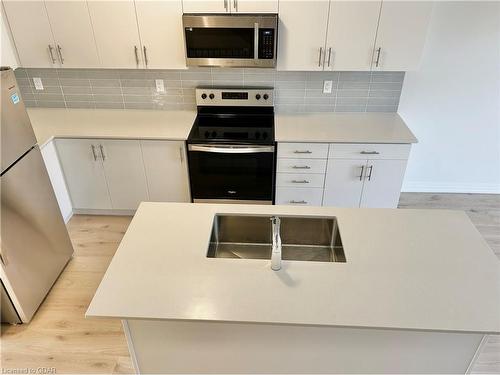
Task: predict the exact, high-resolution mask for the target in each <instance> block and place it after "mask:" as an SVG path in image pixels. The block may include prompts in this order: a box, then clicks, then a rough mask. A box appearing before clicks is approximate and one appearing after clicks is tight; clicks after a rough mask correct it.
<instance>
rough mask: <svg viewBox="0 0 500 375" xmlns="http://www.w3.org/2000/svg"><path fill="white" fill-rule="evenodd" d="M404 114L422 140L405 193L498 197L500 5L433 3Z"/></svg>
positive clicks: (403, 105)
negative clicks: (480, 194)
mask: <svg viewBox="0 0 500 375" xmlns="http://www.w3.org/2000/svg"><path fill="white" fill-rule="evenodd" d="M399 113H400V115H401V116H402V117H403V118H404V119H405V120H406V122H407V124H408V125H409V127H410V128H411V130H412V131H413V132H414V133H415V135H416V136H417V138H418V139H419V143H418V144H417V145H415V147H414V148H413V149H412V153H411V157H410V161H409V165H408V170H407V173H406V178H405V182H404V185H403V190H404V191H430V192H478V193H479V192H484V193H500V3H499V2H488V3H487V2H440V3H437V4H436V5H435V9H434V12H433V15H432V19H431V23H430V29H429V34H428V39H427V43H426V47H425V50H424V55H423V59H422V66H421V68H420V70H419V71H417V72H408V73H407V74H406V78H405V82H404V86H403V92H402V96H401V103H400V106H399Z"/></svg>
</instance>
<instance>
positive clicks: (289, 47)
mask: <svg viewBox="0 0 500 375" xmlns="http://www.w3.org/2000/svg"><path fill="white" fill-rule="evenodd" d="M328 5H329V4H328V1H326V0H318V1H282V2H281V3H280V5H279V22H280V24H279V26H278V27H279V32H278V70H323V63H324V59H325V43H326V29H327V25H328Z"/></svg>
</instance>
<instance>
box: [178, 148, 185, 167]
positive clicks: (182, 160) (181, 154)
mask: <svg viewBox="0 0 500 375" xmlns="http://www.w3.org/2000/svg"><path fill="white" fill-rule="evenodd" d="M179 155H180V156H181V163H184V153H183V152H182V147H179Z"/></svg>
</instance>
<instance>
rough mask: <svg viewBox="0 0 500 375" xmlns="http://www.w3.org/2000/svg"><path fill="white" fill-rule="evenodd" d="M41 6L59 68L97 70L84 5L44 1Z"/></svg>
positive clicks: (86, 10) (93, 45) (96, 60)
mask: <svg viewBox="0 0 500 375" xmlns="http://www.w3.org/2000/svg"><path fill="white" fill-rule="evenodd" d="M45 6H46V8H47V13H48V15H49V21H50V26H51V28H52V31H53V33H54V39H55V41H56V54H57V57H58V60H59V63H60V64H61V67H63V68H79V67H85V68H97V67H99V66H100V64H99V57H98V55H97V49H96V45H95V40H94V34H93V31H92V24H91V23H90V16H89V11H88V8H87V2H86V1H81V0H80V1H46V2H45Z"/></svg>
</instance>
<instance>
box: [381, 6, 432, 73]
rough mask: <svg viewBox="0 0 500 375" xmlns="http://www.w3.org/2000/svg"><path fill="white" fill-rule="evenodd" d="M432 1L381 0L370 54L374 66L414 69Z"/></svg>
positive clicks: (424, 34) (386, 68)
mask: <svg viewBox="0 0 500 375" xmlns="http://www.w3.org/2000/svg"><path fill="white" fill-rule="evenodd" d="M432 6H433V5H432V2H420V1H384V2H383V3H382V9H381V12H380V21H379V26H378V32H377V40H376V44H375V51H374V56H373V69H374V70H394V71H398V70H405V71H406V70H414V69H417V68H418V67H419V65H420V57H421V55H422V51H423V48H424V44H425V40H426V37H427V28H428V25H429V20H430V16H431V12H432Z"/></svg>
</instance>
